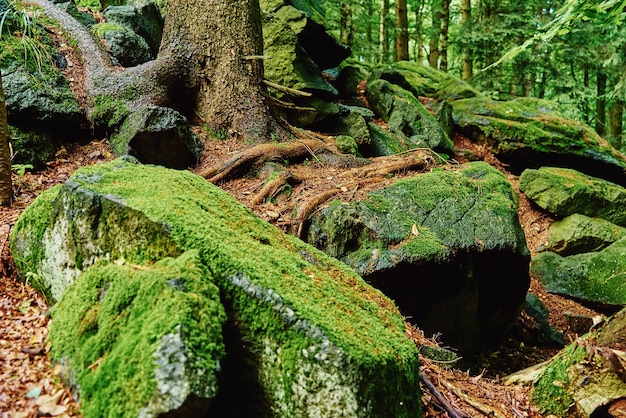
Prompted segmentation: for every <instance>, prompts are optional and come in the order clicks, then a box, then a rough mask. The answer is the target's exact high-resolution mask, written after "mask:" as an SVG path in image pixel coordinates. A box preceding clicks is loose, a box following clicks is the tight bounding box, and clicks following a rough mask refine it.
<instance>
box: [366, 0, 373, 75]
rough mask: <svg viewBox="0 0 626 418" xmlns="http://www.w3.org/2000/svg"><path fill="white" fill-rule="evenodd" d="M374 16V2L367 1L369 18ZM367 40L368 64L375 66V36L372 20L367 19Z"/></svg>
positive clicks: (371, 0)
mask: <svg viewBox="0 0 626 418" xmlns="http://www.w3.org/2000/svg"><path fill="white" fill-rule="evenodd" d="M373 14H374V5H373V0H367V16H373ZM365 40H366V42H367V62H369V63H370V64H374V56H373V55H374V54H373V52H374V51H373V48H372V46H373V40H374V39H373V36H372V19H369V18H368V19H367V24H366V26H365Z"/></svg>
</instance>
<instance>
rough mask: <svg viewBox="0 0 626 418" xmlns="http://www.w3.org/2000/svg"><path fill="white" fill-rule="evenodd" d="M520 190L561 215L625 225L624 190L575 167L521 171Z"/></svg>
mask: <svg viewBox="0 0 626 418" xmlns="http://www.w3.org/2000/svg"><path fill="white" fill-rule="evenodd" d="M519 188H520V190H521V191H522V192H523V193H524V194H525V195H526V196H528V198H529V199H530V200H532V201H533V202H534V203H536V204H537V205H538V206H539V207H541V208H542V209H545V210H547V211H548V212H550V213H552V214H554V215H557V216H561V217H565V216H569V215H573V214H575V213H578V214H582V215H586V216H589V217H593V218H601V219H605V220H607V221H609V222H612V223H614V224H616V225H620V226H626V211H624V207H626V206H625V205H626V189H625V188H623V187H621V186H618V185H617V184H614V183H611V182H608V181H606V180H603V179H601V178H595V177H591V176H588V175H585V174H583V173H580V172H578V171H575V170H571V169H565V168H556V167H542V168H540V169H538V170H533V169H528V170H524V172H523V173H522V175H521V176H520V179H519Z"/></svg>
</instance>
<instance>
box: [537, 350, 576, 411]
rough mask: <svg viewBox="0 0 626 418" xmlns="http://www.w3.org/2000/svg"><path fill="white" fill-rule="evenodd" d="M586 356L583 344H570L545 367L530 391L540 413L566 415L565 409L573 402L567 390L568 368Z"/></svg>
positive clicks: (568, 382) (568, 380)
mask: <svg viewBox="0 0 626 418" xmlns="http://www.w3.org/2000/svg"><path fill="white" fill-rule="evenodd" d="M586 356H587V352H586V350H585V348H584V347H583V346H580V345H578V344H570V345H569V346H568V347H567V348H566V349H565V350H563V351H562V352H561V353H559V355H558V356H557V357H556V358H554V359H553V360H552V361H551V362H550V363H549V365H548V366H547V367H546V368H545V370H544V372H543V373H542V375H541V377H540V378H539V380H538V381H537V383H535V385H534V386H533V389H532V391H531V396H532V399H533V401H534V402H535V404H536V405H537V407H539V410H540V411H541V413H543V414H553V415H555V416H557V417H565V416H567V411H568V410H569V408H570V406H571V405H572V403H573V399H572V395H571V393H570V392H569V390H568V385H569V384H570V376H569V373H570V371H569V368H570V366H572V365H573V364H574V363H576V362H579V361H581V360H583V359H584V358H585V357H586Z"/></svg>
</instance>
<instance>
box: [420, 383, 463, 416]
mask: <svg viewBox="0 0 626 418" xmlns="http://www.w3.org/2000/svg"><path fill="white" fill-rule="evenodd" d="M420 380H421V381H422V383H424V386H426V389H428V391H429V392H430V393H431V394H432V395H433V396H434V397H435V399H437V402H438V403H439V405H440V406H441V408H442V409H443V410H444V411H446V412H447V413H448V415H449V416H450V417H451V418H471V417H470V416H469V415H467V414H466V413H465V412H463V411H461V410H459V409H457V408H455V407H454V406H453V405H452V404H451V403H450V401H448V399H446V397H445V396H444V395H443V394H442V393H441V392H439V390H437V387H436V386H435V385H433V383H432V382H431V381H430V380H428V378H427V377H426V376H424V375H423V374H422V373H420Z"/></svg>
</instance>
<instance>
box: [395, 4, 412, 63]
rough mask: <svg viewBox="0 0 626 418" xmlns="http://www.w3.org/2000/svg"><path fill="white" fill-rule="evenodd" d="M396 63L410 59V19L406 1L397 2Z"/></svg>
mask: <svg viewBox="0 0 626 418" xmlns="http://www.w3.org/2000/svg"><path fill="white" fill-rule="evenodd" d="M395 43H396V61H407V60H408V59H409V19H408V15H407V8H406V0H396V42H395Z"/></svg>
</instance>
